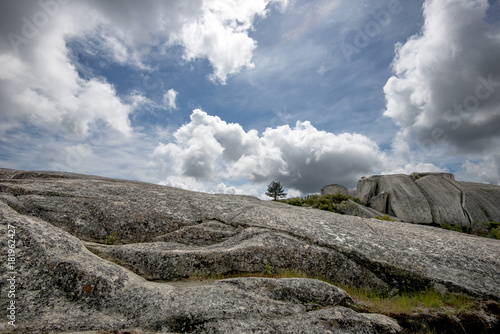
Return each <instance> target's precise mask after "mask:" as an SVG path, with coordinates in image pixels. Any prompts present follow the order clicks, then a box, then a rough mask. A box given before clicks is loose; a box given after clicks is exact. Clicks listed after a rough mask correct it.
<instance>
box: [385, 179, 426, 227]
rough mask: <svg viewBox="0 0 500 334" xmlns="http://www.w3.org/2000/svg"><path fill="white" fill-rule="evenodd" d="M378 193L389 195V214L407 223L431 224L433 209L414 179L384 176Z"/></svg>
mask: <svg viewBox="0 0 500 334" xmlns="http://www.w3.org/2000/svg"><path fill="white" fill-rule="evenodd" d="M378 189H379V190H378V191H379V192H386V193H388V194H389V205H388V212H389V214H390V215H393V216H396V217H398V218H401V220H403V221H405V222H412V223H418V224H430V223H432V222H433V219H432V214H431V208H430V206H429V203H428V202H427V199H426V198H425V196H424V195H423V194H422V192H421V191H420V189H419V188H418V186H417V185H416V184H415V182H414V181H413V179H412V178H411V177H410V176H408V175H384V176H382V177H381V178H380V180H379V181H378Z"/></svg>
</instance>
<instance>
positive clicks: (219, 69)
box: [0, 0, 500, 197]
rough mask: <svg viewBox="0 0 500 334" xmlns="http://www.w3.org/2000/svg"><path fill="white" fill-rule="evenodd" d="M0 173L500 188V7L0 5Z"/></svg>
mask: <svg viewBox="0 0 500 334" xmlns="http://www.w3.org/2000/svg"><path fill="white" fill-rule="evenodd" d="M0 12H1V14H0V16H2V17H1V20H0V22H1V23H0V29H1V30H0V32H1V36H0V66H1V68H0V69H1V70H0V101H1V105H0V167H4V168H18V169H30V170H63V171H71V172H78V173H89V174H97V175H103V176H110V177H117V178H126V179H134V180H140V181H146V182H153V183H161V184H164V185H170V186H176V187H182V188H185V189H190V190H197V191H205V192H216V193H232V194H250V195H254V196H258V197H263V193H264V192H265V190H266V187H267V185H268V184H269V183H270V182H271V181H273V180H277V181H280V182H281V183H282V184H283V186H284V187H285V188H286V189H288V191H289V194H290V195H306V194H308V193H315V192H318V191H319V189H320V188H321V187H322V186H323V185H326V184H330V183H339V184H343V185H346V186H348V187H349V188H354V187H355V185H356V182H357V180H358V179H359V178H360V177H361V176H366V175H372V174H379V173H411V172H414V171H420V172H423V171H448V172H453V173H455V175H456V178H457V179H460V180H468V181H476V182H487V183H492V184H500V148H499V145H498V144H499V141H500V140H499V138H500V131H498V129H499V128H500V62H499V61H498V59H500V5H499V2H498V1H493V0H490V1H486V0H474V1H463V0H426V1H424V0H422V1H414V0H413V1H409V0H406V1H405V0H400V1H398V0H378V1H362V0H353V1H352V0H351V1H347V0H344V1H342V0H310V1H299V0H295V1H294V0H254V1H242V0H193V1H189V2H188V1H153V0H150V1H132V0H128V1H97V0H88V1H68V0H65V1H62V0H41V1H14V0H12V1H2V2H1V3H0Z"/></svg>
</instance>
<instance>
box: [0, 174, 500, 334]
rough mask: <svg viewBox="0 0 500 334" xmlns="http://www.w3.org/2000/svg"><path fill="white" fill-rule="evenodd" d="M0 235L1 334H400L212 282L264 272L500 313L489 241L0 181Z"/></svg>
mask: <svg viewBox="0 0 500 334" xmlns="http://www.w3.org/2000/svg"><path fill="white" fill-rule="evenodd" d="M0 222H1V225H2V230H3V231H8V230H11V231H13V232H12V233H10V232H9V233H10V234H11V235H12V238H6V237H3V238H1V239H0V240H1V247H2V249H4V250H5V249H8V245H9V244H10V243H8V240H14V241H15V247H14V249H15V254H16V257H15V261H14V262H12V265H13V268H12V269H9V270H15V272H13V273H12V274H9V271H7V270H2V277H0V294H1V295H0V297H1V303H2V305H4V306H5V305H7V304H8V303H10V301H11V300H14V301H15V306H16V310H17V313H16V314H15V317H16V318H15V324H16V326H17V327H16V328H15V329H14V328H12V327H9V326H10V325H8V324H7V321H8V320H9V319H8V318H6V317H5V316H3V317H2V318H1V319H0V329H5V330H7V331H10V332H14V333H15V332H18V333H47V332H51V331H55V332H57V331H84V330H85V331H87V330H99V329H107V330H110V329H118V330H125V329H138V330H142V331H147V332H149V333H156V332H177V333H179V332H182V333H186V332H187V333H270V332H272V333H328V332H335V333H361V332H363V333H396V332H398V331H400V330H401V328H400V327H399V326H398V324H397V323H396V322H395V321H394V320H393V319H391V318H388V317H386V316H383V315H374V314H364V313H359V312H358V311H356V310H357V308H355V307H353V301H352V299H351V298H350V296H349V295H348V294H347V293H346V292H345V291H343V290H342V289H339V288H337V287H336V286H334V285H331V284H328V283H325V282H322V281H318V280H313V279H305V278H296V279H275V278H262V277H260V278H255V277H239V278H231V279H221V280H220V279H217V278H218V277H220V276H225V275H228V274H239V276H249V275H251V274H252V273H256V272H263V271H272V272H278V271H280V270H286V271H288V272H300V273H304V274H306V275H307V276H310V277H323V278H325V279H328V280H329V281H331V282H337V283H338V284H339V285H340V284H346V285H351V286H355V287H360V288H367V289H376V290H378V291H381V292H385V293H387V294H393V293H397V292H398V291H407V290H412V289H413V290H420V289H427V288H431V287H436V288H439V289H440V290H443V289H444V290H450V291H462V292H464V293H468V294H472V295H475V296H479V297H485V298H492V299H495V300H500V286H499V285H498V284H497V282H498V280H499V279H500V272H499V270H498V268H499V267H500V259H499V258H498V256H497V254H498V252H499V250H500V243H499V242H498V241H496V240H490V239H484V238H481V239H480V238H478V237H474V236H469V235H465V234H459V233H454V232H451V231H448V230H441V229H435V228H432V227H428V226H420V225H414V224H402V223H397V222H390V221H378V220H373V219H362V218H359V217H352V216H343V215H338V214H334V213H331V212H326V211H320V210H314V209H307V208H301V207H294V206H289V205H286V204H282V203H277V202H271V201H269V202H267V201H260V200H258V199H256V198H252V197H247V196H231V195H209V194H202V193H195V192H189V191H184V190H180V189H175V188H169V187H164V186H159V185H153V184H146V183H140V182H133V181H124V180H114V179H106V178H101V177H92V176H82V175H76V174H69V173H44V172H36V173H31V172H21V171H13V170H0ZM4 233H5V234H4V235H7V232H4ZM110 235H116V237H117V239H116V241H114V242H113V239H111V238H109V236H110ZM106 241H108V243H109V244H106ZM6 265H7V263H5V262H4V266H6ZM243 274H244V275H243ZM11 276H14V283H13V284H12V282H11V281H7V279H8V278H10V277H11ZM193 278H196V279H200V278H209V279H208V280H202V281H201V282H199V281H193ZM179 282H182V284H179ZM12 285H13V286H14V289H15V292H16V296H15V297H13V298H10V297H7V296H8V294H9V291H10V289H12ZM4 306H2V307H3V308H4V309H6V307H4ZM4 312H5V311H4ZM4 315H5V314H4Z"/></svg>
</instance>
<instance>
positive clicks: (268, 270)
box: [264, 261, 274, 276]
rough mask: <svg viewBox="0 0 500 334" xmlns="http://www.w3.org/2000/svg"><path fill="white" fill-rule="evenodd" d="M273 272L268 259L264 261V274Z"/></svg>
mask: <svg viewBox="0 0 500 334" xmlns="http://www.w3.org/2000/svg"><path fill="white" fill-rule="evenodd" d="M273 272H274V268H273V266H271V265H270V264H269V261H267V262H266V264H265V265H264V275H269V276H270V275H272V274H273Z"/></svg>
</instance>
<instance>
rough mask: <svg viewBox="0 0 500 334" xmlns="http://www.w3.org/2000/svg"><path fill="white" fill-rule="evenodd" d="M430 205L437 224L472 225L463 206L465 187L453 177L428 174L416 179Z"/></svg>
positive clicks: (433, 218)
mask: <svg viewBox="0 0 500 334" xmlns="http://www.w3.org/2000/svg"><path fill="white" fill-rule="evenodd" d="M415 184H416V185H417V186H418V187H419V188H420V191H421V192H422V193H423V194H424V196H425V198H426V199H427V202H428V203H429V205H430V208H431V213H432V220H433V221H434V222H435V223H437V224H443V223H446V224H453V225H460V226H468V227H470V226H471V222H470V220H469V215H468V214H467V211H465V210H464V208H463V206H462V205H463V201H464V194H463V192H462V189H463V187H462V186H461V185H460V183H458V182H457V181H455V180H454V179H453V178H443V177H441V175H428V176H424V177H422V178H420V179H418V180H416V181H415Z"/></svg>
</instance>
